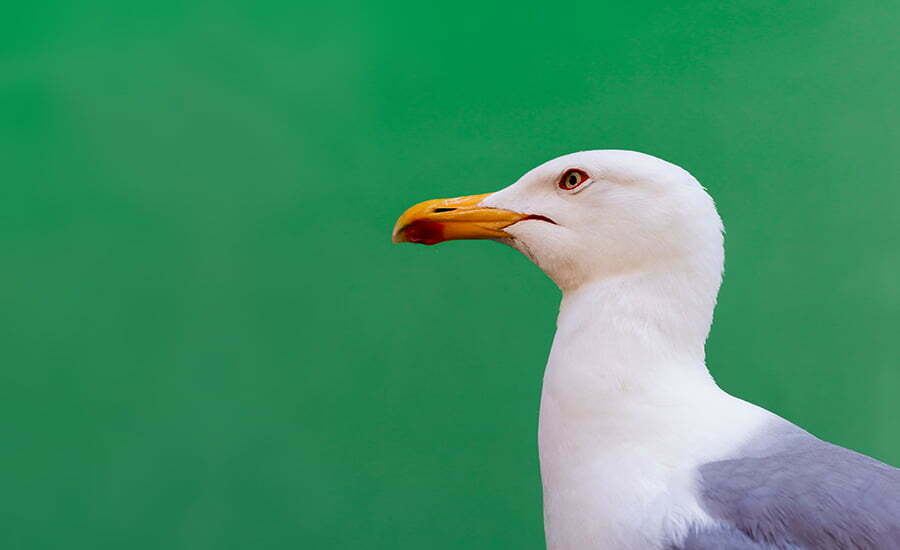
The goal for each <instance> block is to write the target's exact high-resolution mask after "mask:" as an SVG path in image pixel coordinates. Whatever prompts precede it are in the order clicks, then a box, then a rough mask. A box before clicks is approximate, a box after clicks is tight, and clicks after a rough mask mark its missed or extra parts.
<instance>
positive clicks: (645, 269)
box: [482, 151, 772, 550]
mask: <svg viewBox="0 0 900 550" xmlns="http://www.w3.org/2000/svg"><path fill="white" fill-rule="evenodd" d="M568 168H580V169H583V170H585V171H586V172H587V173H588V174H589V175H590V176H591V180H590V181H589V182H588V184H587V185H586V186H585V188H584V189H583V190H579V192H576V193H572V192H567V191H564V190H561V189H559V188H558V187H557V186H556V185H555V182H556V181H557V179H558V178H559V176H560V174H561V173H563V172H564V171H565V170H566V169H568ZM482 204H484V205H487V206H495V207H502V208H506V209H510V210H515V211H518V212H524V213H529V214H540V215H543V216H548V217H550V218H551V219H553V220H554V221H556V222H557V224H556V225H553V224H549V223H546V222H544V221H531V220H530V221H524V222H520V223H519V224H516V225H514V226H512V227H510V228H508V229H507V232H508V233H510V234H511V235H512V236H513V237H514V238H513V239H510V240H509V244H510V245H512V246H514V247H516V248H518V249H519V250H521V251H522V252H524V253H525V254H526V255H527V256H528V257H529V258H531V259H532V261H534V262H535V263H536V264H537V265H538V266H539V267H541V269H543V270H544V271H545V272H546V273H547V275H549V276H550V278H552V279H553V280H554V281H555V282H556V283H557V284H558V285H559V287H560V288H561V289H562V290H563V300H562V305H561V308H560V314H559V318H558V323H557V325H558V326H557V332H556V336H555V338H554V341H553V347H552V350H551V352H550V358H549V361H548V363H547V369H546V372H545V374H544V385H543V393H542V397H541V411H540V428H539V451H540V460H541V478H542V481H543V487H544V517H545V531H546V537H547V546H548V548H549V549H550V550H584V549H588V548H598V549H608V550H615V549H628V550H632V549H641V550H646V549H654V548H662V547H663V545H664V544H665V542H666V541H678V540H679V539H680V538H682V537H683V535H684V534H685V532H686V530H687V528H688V527H689V526H691V525H694V526H696V525H702V524H705V523H710V522H711V521H712V520H711V519H710V518H709V517H708V516H706V514H705V513H704V512H703V510H702V509H701V507H700V505H699V503H698V501H697V497H696V491H695V488H694V477H693V476H694V473H695V471H696V468H697V466H699V465H700V464H703V463H705V462H709V461H712V460H716V459H717V458H720V457H724V456H726V455H728V454H729V453H730V452H732V451H733V450H734V449H736V448H737V447H738V446H740V445H741V444H742V443H744V442H745V441H746V440H747V439H748V438H749V437H750V436H752V434H753V433H754V432H756V431H757V429H758V428H760V427H761V426H762V425H763V423H764V422H765V421H766V420H767V419H769V418H771V417H772V415H771V413H768V412H767V411H765V410H763V409H760V408H758V407H756V406H753V405H751V404H749V403H746V402H744V401H741V400H739V399H736V398H734V397H732V396H730V395H728V394H726V393H725V392H723V391H722V390H721V389H719V388H718V386H717V385H716V384H715V382H714V381H713V379H712V377H711V376H710V375H709V372H708V371H707V368H706V365H705V354H704V344H705V340H706V337H707V334H708V332H709V327H710V324H711V322H712V313H713V308H714V306H715V300H716V295H717V293H718V289H719V284H720V282H721V275H722V269H723V258H724V251H723V238H722V225H721V221H720V220H719V216H718V214H717V213H716V210H715V206H714V205H713V202H712V199H710V198H709V196H708V195H707V194H706V192H705V191H704V190H703V188H702V187H701V186H700V184H699V183H698V182H697V181H696V180H695V179H694V178H693V177H692V176H691V175H690V174H688V173H687V172H686V171H684V170H683V169H681V168H679V167H677V166H674V165H672V164H669V163H667V162H664V161H662V160H659V159H656V158H654V157H650V156H648V155H643V154H640V153H634V152H629V151H586V152H581V153H575V154H572V155H567V156H565V157H560V158H558V159H555V160H553V161H550V162H548V163H546V164H544V165H542V166H539V167H538V168H535V169H534V170H532V171H531V172H529V173H528V174H526V175H525V176H523V177H522V178H521V179H520V180H519V181H518V182H516V183H515V184H513V185H512V186H510V187H508V188H506V189H504V190H502V191H499V192H497V193H494V194H493V195H491V196H489V197H488V198H487V199H485V201H483V203H482Z"/></svg>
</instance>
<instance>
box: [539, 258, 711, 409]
mask: <svg viewBox="0 0 900 550" xmlns="http://www.w3.org/2000/svg"><path fill="white" fill-rule="evenodd" d="M706 271H707V272H706V273H704V271H702V270H698V269H694V268H693V267H692V265H691V264H689V263H685V264H684V265H681V266H671V265H667V266H665V268H664V269H662V268H661V269H659V270H656V271H646V272H641V273H633V274H625V275H619V276H616V277H609V278H604V279H602V280H599V281H596V282H593V283H591V284H586V285H582V286H580V287H578V288H576V289H572V290H568V291H566V292H565V293H564V295H563V299H562V304H561V306H560V313H559V318H558V320H557V332H556V336H555V338H554V342H553V350H552V352H551V356H550V361H549V364H548V369H550V368H553V369H561V370H565V371H568V374H571V375H573V376H576V377H577V378H580V379H581V380H580V381H579V383H578V391H579V392H580V391H582V390H588V391H590V392H591V394H592V395H593V397H594V399H596V400H603V401H605V402H607V403H610V402H615V401H617V400H618V398H622V397H627V394H629V393H632V392H635V391H640V390H644V391H649V390H652V389H653V388H660V387H661V384H664V383H665V381H668V382H670V383H671V382H673V381H674V380H676V379H677V380H678V381H679V382H678V385H679V386H681V385H683V384H685V383H692V384H699V385H709V384H713V382H712V378H711V377H710V376H709V373H708V371H707V369H706V366H705V364H704V360H705V353H704V345H705V342H706V337H707V335H708V333H709V328H710V325H711V323H712V314H713V307H714V306H715V300H716V294H717V292H718V288H719V282H720V280H721V279H720V278H721V275H720V271H712V270H706ZM578 372H581V373H582V375H583V376H578V374H577V373H578ZM662 387H664V386H662ZM667 393H671V392H667Z"/></svg>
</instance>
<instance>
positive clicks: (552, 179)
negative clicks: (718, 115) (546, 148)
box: [393, 150, 723, 290]
mask: <svg viewBox="0 0 900 550" xmlns="http://www.w3.org/2000/svg"><path fill="white" fill-rule="evenodd" d="M459 239H492V240H497V241H500V242H504V243H506V244H509V245H511V246H513V247H514V248H516V249H518V250H520V251H521V252H523V253H524V254H525V255H526V256H528V257H529V258H530V259H531V260H532V261H533V262H534V263H535V264H537V265H538V267H540V268H541V269H542V270H543V271H544V272H545V273H547V275H548V276H550V278H551V279H553V280H554V281H555V282H556V283H557V285H559V287H560V288H562V289H563V290H569V289H573V288H577V287H578V286H580V285H582V284H585V283H587V282H591V281H595V280H598V279H603V278H607V277H613V276H616V275H622V274H628V273H634V272H645V271H652V270H656V269H670V268H671V267H672V266H674V265H678V264H680V265H683V266H686V267H687V270H688V273H689V274H690V272H691V271H692V270H696V271H698V275H700V274H703V273H701V272H704V273H706V274H709V275H712V276H714V277H715V278H716V279H718V277H720V275H721V269H722V262H723V250H722V224H721V221H720V219H719V216H718V214H717V213H716V209H715V206H714V205H713V201H712V199H711V198H710V197H709V195H707V193H706V192H705V191H704V189H703V187H701V186H700V184H699V183H698V182H697V180H696V179H694V178H693V177H692V176H691V175H690V174H689V173H688V172H687V171H685V170H684V169H682V168H679V167H678V166H675V165H673V164H670V163H668V162H665V161H663V160H660V159H658V158H655V157H652V156H649V155H645V154H642V153H636V152H633V151H615V150H599V151H582V152H578V153H572V154H569V155H565V156H562V157H559V158H556V159H553V160H551V161H548V162H546V163H544V164H542V165H540V166H538V167H536V168H534V169H532V170H531V171H529V172H528V173H526V174H525V175H524V176H522V177H521V178H519V180H518V181H516V182H515V183H513V184H512V185H510V186H508V187H506V188H504V189H501V190H499V191H496V192H494V193H488V194H484V195H472V196H466V197H457V198H452V199H438V200H429V201H425V202H422V203H419V204H417V205H415V206H413V207H411V208H409V209H408V210H407V211H406V212H405V213H403V215H402V216H400V218H399V219H398V220H397V223H396V225H395V227H394V232H393V240H394V242H412V243H421V244H427V245H433V244H437V243H440V242H444V241H449V240H459ZM682 271H684V270H682Z"/></svg>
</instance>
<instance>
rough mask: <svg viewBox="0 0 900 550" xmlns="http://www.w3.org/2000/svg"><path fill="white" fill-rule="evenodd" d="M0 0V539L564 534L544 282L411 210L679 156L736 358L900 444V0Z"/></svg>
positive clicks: (726, 371) (528, 543)
mask: <svg viewBox="0 0 900 550" xmlns="http://www.w3.org/2000/svg"><path fill="white" fill-rule="evenodd" d="M2 11H3V14H2V16H0V251H2V258H3V261H2V266H0V288H2V291H0V297H2V308H0V315H2V317H0V318H2V322H0V334H2V337H0V338H2V355H0V357H2V366H0V391H2V399H0V414H2V423H0V494H2V498H0V547H2V548H4V549H5V550H6V549H8V550H14V549H29V550H30V549H45V548H46V549H50V548H78V549H81V548H85V549H116V550H118V549H122V548H129V549H144V548H146V549H157V548H166V549H190V550H202V549H244V548H256V549H260V548H272V549H281V548H304V549H306V548H308V549H319V548H322V549H330V548H359V549H379V548H383V549H392V550H396V549H401V548H415V549H423V548H428V549H445V548H454V549H473V548H477V549H480V548H516V549H538V548H542V547H543V538H542V537H543V535H542V527H541V511H540V485H539V478H538V465H537V457H536V445H535V429H536V420H537V407H538V398H539V394H540V383H541V374H542V369H543V365H544V359H545V357H546V354H547V351H548V348H549V344H550V341H551V336H552V331H553V327H554V314H555V311H556V306H557V300H558V298H559V295H558V291H557V290H556V289H555V288H554V287H553V286H552V284H551V283H550V281H549V280H547V279H546V278H545V277H544V276H543V275H542V274H541V273H540V272H539V271H538V270H537V269H536V268H534V267H533V266H532V265H530V264H529V263H528V262H527V261H526V260H525V259H524V258H522V257H520V256H519V255H518V254H517V253H515V252H514V251H513V250H511V249H507V248H505V247H502V246H499V245H496V244H494V243H490V242H474V243H472V242H468V243H450V244H446V245H442V246H439V247H434V248H424V247H413V246H408V245H406V246H397V245H391V244H390V243H389V236H390V230H391V226H392V224H393V222H394V219H395V218H396V216H397V215H398V214H400V212H401V211H402V210H403V209H404V208H405V207H406V206H408V205H410V204H412V203H413V202H418V201H420V200H423V199H427V198H434V197H442V196H452V195H459V194H469V193H477V192H486V191H491V190H496V189H499V188H501V187H503V186H505V185H507V184H509V183H511V182H512V181H514V180H515V179H516V178H517V177H518V176H519V175H521V174H522V173H523V172H524V171H526V170H527V169H529V168H531V167H532V166H534V165H536V164H538V163H540V162H542V161H544V160H547V159H549V158H552V157H555V156H557V155H560V154H563V153H567V152H570V151H573V150H578V149H586V148H628V149H637V150H640V151H644V152H648V153H651V154H655V155H658V156H661V157H663V158H665V159H668V160H670V161H672V162H675V163H677V164H680V165H682V166H684V167H686V168H687V169H689V170H690V171H692V172H693V173H694V174H695V175H696V176H697V177H698V178H699V179H700V180H701V181H702V182H703V183H704V184H705V185H706V186H707V187H708V188H709V190H710V192H711V193H712V195H713V196H714V197H715V199H716V201H717V203H718V205H719V209H720V212H721V214H722V216H723V218H724V220H725V225H726V227H727V229H728V233H727V250H728V262H727V264H728V269H727V273H726V278H725V286H724V289H723V292H722V294H721V299H720V304H719V308H718V310H717V316H716V324H715V328H714V330H713V333H712V337H711V340H710V343H709V360H710V364H711V367H712V370H713V372H714V374H715V375H716V377H717V378H718V380H719V381H720V382H721V383H722V385H723V386H724V387H725V388H726V389H728V390H730V391H732V392H734V393H737V394H738V395H740V396H743V397H745V398H747V399H750V400H752V401H755V402H757V403H760V404H761V405H764V406H766V407H769V408H771V409H773V410H775V411H777V412H778V413H781V414H783V415H785V416H786V417H787V418H789V419H791V420H794V421H796V422H798V423H800V424H801V425H803V426H805V427H807V428H808V429H810V430H811V431H813V432H814V433H816V434H818V435H820V436H823V437H825V438H828V439H831V440H833V441H835V442H837V443H840V444H843V445H848V446H851V447H853V448H855V449H858V450H861V451H863V452H866V453H870V454H873V455H875V456H877V457H879V458H881V459H884V460H887V461H891V462H893V463H894V464H900V433H898V429H897V418H898V414H900V404H898V400H897V395H898V392H900V339H898V329H900V282H898V281H900V279H898V270H900V242H898V229H900V221H898V220H900V186H898V184H900V150H898V145H900V131H898V128H900V114H898V89H900V76H898V75H900V71H898V60H900V37H898V34H897V29H898V28H900V10H898V9H897V4H896V2H893V1H891V2H849V1H846V2H830V1H821V0H818V1H815V2H793V3H784V2H774V1H761V2H745V3H743V5H740V4H731V5H725V4H724V3H721V2H717V1H706V2H691V3H678V2H664V1H657V2H652V1H646V0H639V1H635V2H591V3H586V4H584V5H578V6H576V5H567V4H559V3H556V4H554V3H549V4H548V3H547V2H516V3H509V4H507V5H506V6H496V5H492V4H490V3H487V2H442V3H440V4H431V3H427V2H426V3H422V2H408V3H396V2H389V3H387V4H385V3H381V2H370V3H356V2H345V1H343V0H337V1H332V2H325V3H317V4H316V5H305V3H304V2H300V3H299V4H298V3H297V2H279V3H274V2H262V3H260V2H249V1H248V2H245V3H242V4H240V5H238V4H230V5H224V4H221V3H216V2H189V3H183V2H169V1H164V2H149V1H145V2H136V3H135V2H106V3H104V4H101V3H93V2H90V3H63V2H59V3H44V2H37V3H29V4H28V5H27V7H26V5H25V3H20V4H19V5H18V6H12V5H8V6H6V7H4V8H2Z"/></svg>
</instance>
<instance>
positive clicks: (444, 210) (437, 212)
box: [434, 208, 456, 214]
mask: <svg viewBox="0 0 900 550" xmlns="http://www.w3.org/2000/svg"><path fill="white" fill-rule="evenodd" d="M454 210H456V208H435V209H434V213H435V214H440V213H441V212H453V211H454Z"/></svg>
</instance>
